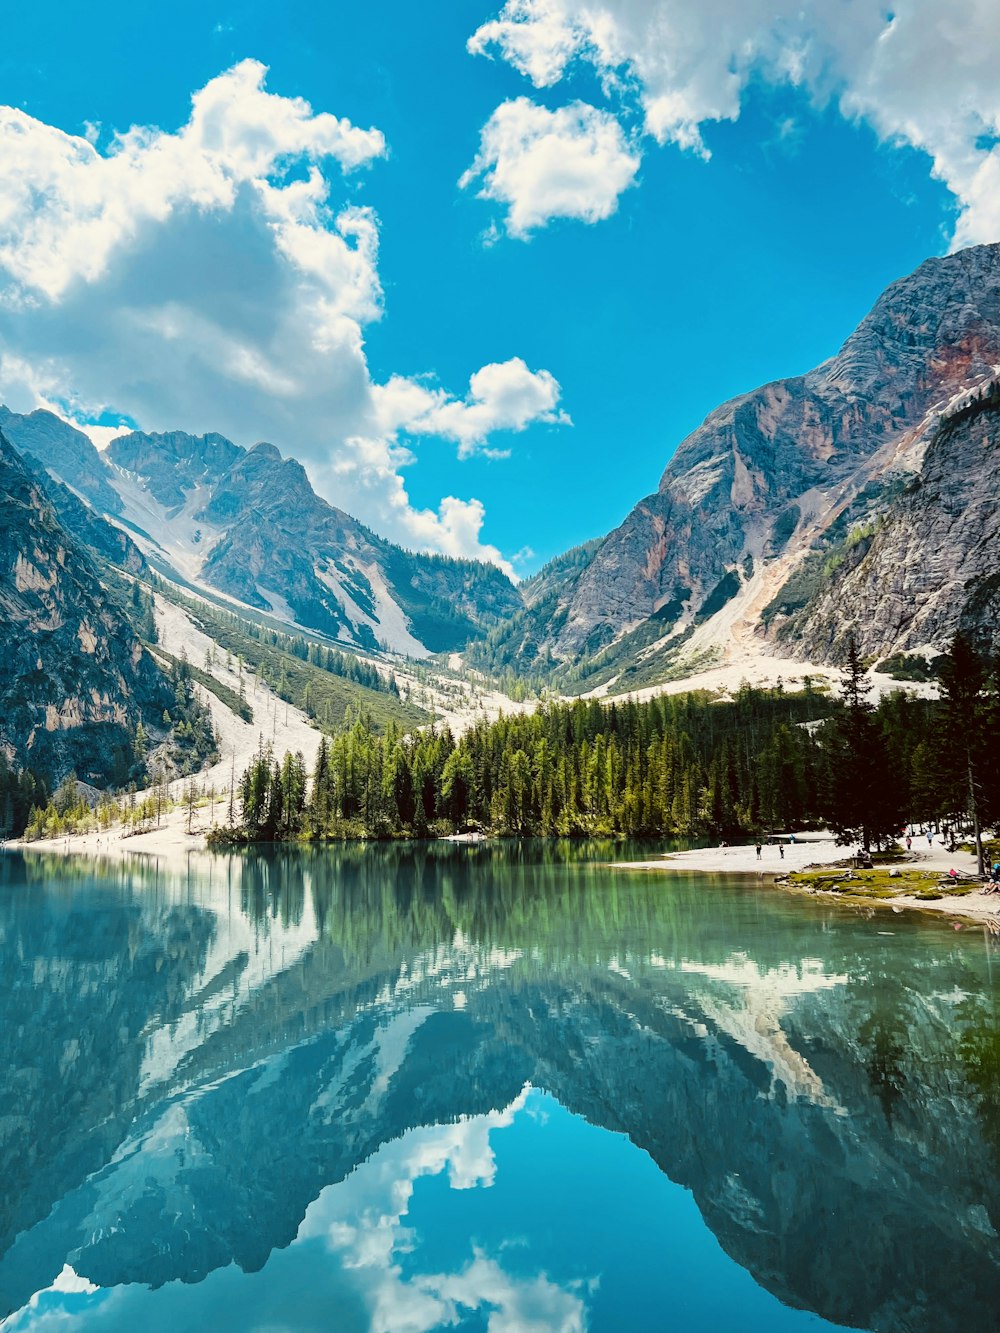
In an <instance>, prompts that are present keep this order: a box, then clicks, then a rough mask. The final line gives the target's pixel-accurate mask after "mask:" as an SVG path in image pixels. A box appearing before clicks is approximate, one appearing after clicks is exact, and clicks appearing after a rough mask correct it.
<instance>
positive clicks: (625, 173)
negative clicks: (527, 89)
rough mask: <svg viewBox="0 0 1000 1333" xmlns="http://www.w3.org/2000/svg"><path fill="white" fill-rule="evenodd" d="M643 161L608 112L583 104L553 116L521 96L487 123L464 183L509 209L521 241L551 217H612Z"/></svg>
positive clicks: (511, 224)
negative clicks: (477, 151) (478, 189)
mask: <svg viewBox="0 0 1000 1333" xmlns="http://www.w3.org/2000/svg"><path fill="white" fill-rule="evenodd" d="M639 160H640V159H639V155H638V153H637V152H634V151H633V150H632V149H630V147H629V144H628V141H627V139H626V137H625V133H624V131H623V130H622V127H621V125H620V124H619V123H618V121H617V120H616V119H615V117H614V116H612V115H611V114H610V113H609V112H607V111H600V110H598V109H597V108H596V107H593V106H588V105H587V103H585V102H573V103H571V104H570V105H569V106H564V107H560V108H559V109H558V110H556V111H549V110H547V108H545V107H543V106H539V105H538V104H537V103H535V102H532V101H531V100H530V99H529V98H527V97H518V98H515V99H514V100H513V101H510V102H504V103H502V105H500V106H498V107H497V109H496V110H495V111H494V112H493V115H492V116H491V117H490V119H489V120H488V121H487V122H486V124H485V125H484V126H483V130H482V135H481V138H480V146H479V154H478V156H477V157H476V160H475V162H474V163H473V164H472V166H471V167H470V168H469V170H468V171H466V172H465V174H464V175H463V176H462V178H461V181H460V182H459V183H460V185H462V186H463V187H464V186H468V185H471V184H473V183H474V182H476V181H477V180H479V181H481V182H482V186H481V189H480V191H479V197H480V198H481V199H492V200H495V201H496V202H498V203H502V204H504V205H506V207H507V215H506V227H507V231H508V232H509V233H510V234H511V235H512V236H517V237H521V238H522V239H523V238H525V237H527V236H529V235H530V233H531V232H532V231H534V230H535V229H536V228H538V227H543V226H545V224H546V223H547V222H549V221H551V219H553V218H579V219H581V220H582V221H584V222H598V221H600V220H601V219H603V218H607V217H610V216H611V214H612V213H614V211H615V210H616V209H617V207H618V197H619V195H620V194H621V193H622V192H623V191H624V190H627V189H628V187H629V186H630V185H631V184H632V182H633V181H634V180H635V174H636V172H637V171H638V170H639Z"/></svg>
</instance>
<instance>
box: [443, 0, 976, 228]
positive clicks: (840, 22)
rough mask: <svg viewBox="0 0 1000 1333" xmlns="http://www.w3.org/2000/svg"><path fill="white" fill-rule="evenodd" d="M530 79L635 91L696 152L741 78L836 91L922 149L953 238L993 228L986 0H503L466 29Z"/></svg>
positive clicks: (666, 138)
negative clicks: (941, 190) (588, 77)
mask: <svg viewBox="0 0 1000 1333" xmlns="http://www.w3.org/2000/svg"><path fill="white" fill-rule="evenodd" d="M469 49H470V50H471V51H473V52H474V53H486V54H490V53H492V52H497V53H498V54H499V55H500V56H501V57H502V58H503V59H505V60H507V61H508V62H509V63H510V64H511V65H513V66H514V68H515V69H517V70H519V71H520V72H521V73H522V74H524V75H526V76H527V77H528V78H530V79H531V81H532V82H533V83H534V84H535V86H536V87H551V86H553V85H554V84H556V83H558V81H559V80H560V79H561V78H563V77H564V75H565V74H566V71H567V69H568V68H569V67H570V65H571V64H572V62H573V61H575V60H583V61H587V62H589V63H590V64H591V65H592V66H593V67H594V68H595V69H596V71H597V73H598V74H599V76H600V77H601V79H602V80H603V82H604V85H605V88H606V90H607V91H608V92H609V93H611V94H613V95H615V96H616V97H618V98H621V99H622V101H621V105H623V106H626V105H628V103H629V101H630V100H631V98H632V96H633V95H634V96H635V97H637V98H638V101H639V104H640V107H641V110H642V114H643V117H644V123H645V128H646V131H647V133H648V134H649V135H651V136H652V137H654V138H655V139H656V140H658V141H659V142H660V143H667V142H671V143H675V144H677V145H679V146H680V147H682V148H687V149H692V150H694V151H696V152H700V153H702V154H705V152H706V150H705V145H704V142H703V138H702V130H703V128H704V127H705V126H706V125H709V124H711V123H713V122H718V121H723V120H735V119H736V118H737V117H738V116H739V114H740V110H741V104H742V99H743V96H744V94H745V91H746V88H747V85H748V83H749V82H750V80H751V79H752V78H755V77H756V78H763V79H764V80H766V81H769V82H771V83H775V84H789V85H794V86H798V87H802V88H804V89H806V90H807V91H808V92H809V93H810V94H811V95H812V96H814V97H817V98H825V97H828V96H831V95H832V96H835V97H837V98H838V99H839V105H840V107H841V110H842V112H843V114H844V115H845V116H847V117H849V118H852V119H858V118H860V119H863V120H865V121H867V122H868V123H869V124H871V125H872V126H873V127H874V129H875V130H876V131H877V133H878V134H879V135H880V136H881V137H882V138H883V139H884V140H886V141H888V142H891V143H899V144H906V145H910V146H912V147H914V148H917V149H920V150H921V151H923V152H925V153H927V154H928V156H929V157H930V159H931V164H932V172H933V174H934V175H935V176H936V177H938V178H939V179H941V180H942V181H944V183H945V184H946V185H947V187H948V189H949V190H950V191H951V192H952V193H953V194H954V196H955V198H956V200H957V202H958V206H959V216H958V219H957V223H956V229H955V238H954V239H955V244H956V245H966V244H973V243H976V242H981V241H993V240H996V239H998V237H1000V146H998V145H997V144H996V143H995V139H996V137H997V136H998V135H1000V81H998V80H997V78H996V69H997V66H998V62H1000V22H998V18H997V9H996V3H995V0H953V3H951V4H949V5H946V6H945V5H942V4H940V2H939V0H895V2H894V3H893V4H892V5H891V6H887V5H885V4H884V3H881V2H880V0H844V2H843V3H837V4H831V3H829V2H828V0H777V3H770V2H765V0H703V3H701V4H699V5H691V4H689V3H686V0H508V3H506V4H505V5H504V7H503V9H502V10H501V12H500V15H499V17H498V18H496V19H494V20H492V21H490V22H488V23H485V24H484V25H483V26H482V27H481V28H479V30H478V31H477V32H476V33H475V34H473V36H472V38H471V39H470V41H469Z"/></svg>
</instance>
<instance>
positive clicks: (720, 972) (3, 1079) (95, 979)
mask: <svg viewBox="0 0 1000 1333" xmlns="http://www.w3.org/2000/svg"><path fill="white" fill-rule="evenodd" d="M612 851H613V849H611V848H609V847H595V846H594V845H589V846H580V845H571V844H541V843H528V844H487V845H483V846H478V847H455V846H451V845H431V846H427V847H424V846H409V845H390V846H368V847H364V846H351V847H345V848H342V849H332V850H316V851H305V852H302V853H286V854H276V855H273V856H268V855H248V856H245V857H243V856H232V857H215V858H212V857H208V856H203V857H192V858H191V860H190V863H189V865H188V867H187V869H186V870H185V871H183V872H178V871H170V870H163V869H156V868H155V867H146V866H142V865H139V866H132V865H130V866H128V867H122V866H119V865H115V864H112V863H98V862H93V861H82V860H81V861H75V860H62V859H60V858H45V857H38V856H31V857H29V858H27V859H22V858H20V857H18V856H16V855H11V854H8V855H6V856H4V857H0V1019H2V1023H0V1043H2V1051H0V1055H2V1061H3V1064H2V1068H3V1075H2V1076H0V1098H2V1104H0V1165H2V1170H3V1182H4V1185H3V1189H2V1191H0V1317H2V1316H3V1315H7V1314H9V1313H10V1314H11V1319H10V1324H9V1327H11V1328H17V1329H21V1328H36V1327H37V1328H41V1327H47V1326H48V1322H49V1321H50V1320H52V1321H53V1322H55V1321H56V1320H57V1319H58V1321H59V1322H60V1323H61V1326H63V1327H66V1325H67V1321H69V1326H70V1327H72V1326H73V1321H74V1320H79V1321H80V1322H82V1323H86V1324H87V1326H88V1328H89V1327H94V1328H125V1327H135V1326H139V1325H140V1324H141V1325H142V1326H143V1327H148V1328H157V1327H160V1326H162V1327H164V1328H166V1327H168V1326H169V1327H172V1328H175V1329H177V1328H182V1329H183V1328H192V1329H194V1328H200V1327H223V1328H225V1327H233V1328H236V1327H239V1328H244V1327H247V1328H250V1327H260V1328H264V1327H274V1326H276V1325H278V1324H280V1325H281V1326H282V1327H286V1328H294V1329H313V1328H317V1329H319V1328H327V1327H330V1326H331V1324H332V1325H335V1326H336V1327H337V1328H338V1329H354V1328H357V1329H363V1328H369V1327H371V1328H385V1329H392V1330H395V1329H414V1330H423V1329H430V1328H436V1327H440V1326H443V1325H446V1324H449V1323H451V1324H452V1325H454V1326H463V1327H475V1328H484V1327H487V1326H489V1327H491V1328H495V1329H508V1328H510V1329H519V1328H526V1327H537V1328H555V1329H566V1330H572V1329H582V1328H592V1329H596V1328H662V1327H664V1326H670V1324H671V1323H672V1322H673V1320H676V1324H677V1326H678V1327H683V1328H685V1329H699V1328H705V1329H708V1328H713V1327H718V1326H722V1321H724V1320H731V1321H735V1323H738V1326H739V1327H741V1328H744V1329H745V1328H761V1329H763V1328H767V1329H772V1328H775V1329H776V1328H785V1327H787V1328H798V1327H811V1328H815V1327H816V1326H817V1321H816V1318H815V1317H814V1316H815V1315H818V1316H820V1317H821V1318H822V1319H824V1320H830V1321H833V1322H835V1323H839V1324H846V1325H850V1326H852V1327H858V1328H878V1329H908V1330H909V1329H913V1330H916V1329H928V1330H930V1329H933V1330H950V1329H955V1330H958V1329H962V1330H966V1329H987V1328H991V1327H995V1326H996V1325H997V1321H998V1315H997V1309H998V1299H1000V1244H998V1238H997V1232H996V1227H997V1225H998V1222H1000V1202H998V1199H1000V1194H998V1188H997V1186H998V1170H1000V1027H998V1024H997V1009H996V1001H997V990H996V987H995V986H994V983H993V979H992V975H991V967H992V962H993V959H992V949H993V942H992V940H991V939H989V938H988V937H987V938H984V936H983V933H982V932H981V931H976V930H964V931H961V932H955V931H954V930H953V929H952V928H951V927H950V926H949V925H948V923H946V922H925V921H915V920H913V919H905V918H900V917H897V916H881V915H880V916H877V917H876V918H874V919H869V918H866V917H865V916H863V915H854V914H852V913H850V912H849V911H845V910H844V909H843V908H839V907H826V906H821V905H820V904H817V903H815V902H802V901H799V900H798V899H794V898H789V897H786V896H784V895H782V894H780V893H777V892H773V891H766V890H764V891H762V890H761V889H759V888H758V887H756V885H754V884H753V883H750V882H746V883H740V882H737V881H723V880H721V879H718V880H716V879H713V878H712V877H704V876H703V877H698V878H686V877H680V876H670V877H660V876H643V875H637V874H634V873H631V872H627V871H621V870H617V869H615V868H614V867H613V866H611V865H608V864H602V860H601V859H602V858H604V860H605V862H606V861H607V858H608V857H609V856H610V855H612ZM614 855H617V856H620V855H622V850H621V849H617V850H615V851H614ZM886 932H892V933H891V935H890V934H887V933H886ZM996 961H998V962H1000V960H996ZM997 978H998V982H1000V971H998V972H997ZM637 1150H641V1151H637ZM647 1154H648V1156H647ZM671 1182H673V1183H671ZM688 1191H690V1193H688ZM699 1214H700V1217H699ZM702 1219H703V1221H702ZM705 1224H707V1229H706V1226H705ZM713 1236H714V1240H713V1239H712V1237H713ZM720 1246H721V1249H719V1247H720ZM726 1256H728V1258H727V1257H726ZM265 1266H266V1267H265ZM262 1269H263V1270H264V1271H263V1272H260V1270H262ZM258 1273H259V1276H258V1277H257V1278H253V1279H252V1278H248V1277H246V1276H245V1275H246V1274H258ZM190 1284H197V1285H190ZM665 1310H666V1311H671V1312H673V1314H672V1317H671V1318H667V1317H666V1315H665ZM11 1312H13V1313H11ZM806 1312H808V1313H806ZM491 1320H492V1322H490V1321H491Z"/></svg>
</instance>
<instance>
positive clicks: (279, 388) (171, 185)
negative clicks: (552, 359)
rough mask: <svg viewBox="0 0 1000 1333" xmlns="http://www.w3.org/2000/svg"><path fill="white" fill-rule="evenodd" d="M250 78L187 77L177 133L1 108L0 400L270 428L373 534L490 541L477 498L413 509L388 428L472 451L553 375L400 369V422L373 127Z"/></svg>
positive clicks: (547, 406) (213, 425) (77, 413)
mask: <svg viewBox="0 0 1000 1333" xmlns="http://www.w3.org/2000/svg"><path fill="white" fill-rule="evenodd" d="M265 74H266V71H265V69H264V67H263V66H262V65H260V64H259V63H257V62H256V61H251V60H247V61H243V62H241V63H240V64H238V65H236V66H235V67H234V68H232V69H230V70H228V71H226V72H225V73H223V74H221V75H219V76H218V77H217V78H214V79H212V80H211V81H210V82H209V83H208V84H207V85H206V86H205V87H204V88H202V89H201V90H200V91H198V92H196V93H195V95H194V96H193V98H192V105H191V114H190V118H189V119H188V121H187V123H186V124H185V125H183V126H182V127H181V128H180V129H179V130H177V131H175V132H166V131H163V130H160V129H152V128H144V127H133V128H132V129H130V130H128V131H127V132H125V133H121V134H119V135H117V136H116V137H115V138H114V139H113V141H112V142H111V145H110V147H109V148H108V149H107V150H106V151H101V150H100V149H99V148H98V147H97V146H95V144H94V143H92V142H91V141H90V138H88V137H83V138H80V137H77V136H74V135H70V134H66V133H64V132H63V131H61V130H59V129H57V128H55V127H53V126H50V125H46V124H44V123H42V122H40V121H38V120H35V119H33V118H32V117H30V116H28V115H26V114H25V113H24V112H22V111H19V110H16V109H14V108H11V107H4V108H0V174H2V177H3V179H4V181H5V188H4V190H3V192H2V194H0V396H2V397H3V398H5V399H6V400H7V401H8V402H9V403H10V405H11V406H14V407H17V408H21V409H25V408H30V407H33V406H35V405H36V404H46V405H53V404H55V405H59V406H60V407H61V409H62V410H63V411H64V412H65V413H67V414H69V415H71V416H72V417H74V418H75V419H77V420H79V421H82V422H88V421H97V420H101V421H103V422H107V421H108V420H109V419H113V418H114V417H115V416H116V415H117V416H120V417H122V418H125V419H129V420H133V421H135V422H136V423H138V424H139V426H140V427H142V428H143V429H147V430H164V429H184V430H190V431H193V432H197V433H201V432H203V431H205V430H219V431H222V432H223V433H225V434H227V435H230V436H231V437H233V438H234V439H236V440H238V441H239V442H241V443H252V442H253V441H255V440H258V439H270V440H272V441H273V442H274V443H275V444H277V445H278V446H279V447H280V448H282V449H283V450H284V451H285V452H288V453H291V454H293V455H295V456H297V457H300V458H301V459H302V460H303V461H304V462H305V463H306V464H307V466H309V467H310V470H311V471H312V472H313V473H314V475H315V477H316V478H317V480H318V482H319V483H320V484H325V485H326V492H327V494H328V495H329V498H331V499H332V500H334V501H335V502H336V503H338V504H340V505H341V506H342V507H343V508H345V509H348V510H349V511H351V512H355V513H357V514H358V515H359V516H360V517H361V518H363V519H365V520H366V521H368V522H370V523H371V524H372V525H373V526H376V527H381V529H382V530H383V531H385V532H386V534H387V535H389V536H391V537H394V538H395V539H397V540H400V541H403V542H405V543H407V544H408V545H411V546H424V547H429V548H431V549H439V550H444V551H447V552H449V553H451V554H461V555H478V556H485V557H487V558H492V559H498V558H499V553H498V552H496V551H495V549H494V548H492V547H487V546H484V545H483V544H482V543H481V542H480V539H479V538H480V531H481V526H482V521H483V508H482V505H481V504H480V503H479V502H478V501H475V500H471V501H462V500H459V499H455V498H453V497H449V498H447V499H445V500H444V501H443V502H442V504H441V505H440V506H439V508H438V509H437V511H423V510H416V509H414V508H413V506H411V505H410V503H409V499H408V497H407V493H406V488H405V483H404V480H403V478H402V476H401V473H400V469H401V468H402V467H405V466H407V465H408V464H411V463H412V462H413V460H414V454H413V451H412V450H411V449H409V448H406V447H404V446H403V445H402V444H400V442H399V437H400V436H401V435H404V434H407V433H409V434H411V435H419V434H426V433H430V431H431V430H432V429H433V422H434V421H438V422H440V423H441V426H442V428H443V433H444V434H445V435H446V437H447V438H449V439H452V440H454V441H456V442H457V443H458V445H459V450H460V452H461V453H463V454H468V453H471V452H473V451H475V450H476V449H479V448H486V447H487V446H486V440H487V437H488V435H489V433H490V431H492V430H497V429H514V430H519V429H523V428H525V427H526V426H527V425H529V424H530V423H531V422H532V421H533V420H538V419H542V420H549V421H551V420H555V419H557V414H556V411H555V402H556V399H557V398H558V395H559V389H558V385H557V384H556V382H555V380H553V379H552V377H551V376H550V375H548V374H547V373H546V372H544V371H540V372H537V373H532V372H531V371H529V370H528V369H527V367H525V366H524V365H523V363H522V362H508V363H506V365H501V366H486V367H484V368H483V369H482V370H481V371H479V372H478V373H477V375H476V376H474V377H473V384H472V385H471V386H470V394H469V397H468V398H467V399H461V398H454V397H451V396H449V395H448V394H447V393H446V392H445V391H444V390H437V391H433V392H431V391H428V390H427V389H426V387H425V386H423V385H420V384H415V385H414V386H413V392H412V394H411V395H410V396H409V400H408V401H410V402H411V403H412V420H411V417H410V415H408V413H407V411H406V410H404V409H403V407H402V406H401V405H400V404H401V403H402V401H403V400H404V399H406V398H407V394H406V384H407V382H406V381H404V380H399V379H395V380H393V381H391V382H390V385H388V386H384V387H383V386H379V385H376V384H374V383H373V382H372V380H371V377H370V375H369V371H368V366H367V363H366V360H365V355H364V346H363V329H364V326H365V325H366V324H367V323H369V322H370V321H372V320H375V319H377V318H379V316H380V314H381V306H382V292H381V287H380V283H379V275H378V244H379V234H378V222H377V219H376V217H375V215H374V213H373V212H372V210H371V209H370V208H367V207H365V206H364V204H363V202H360V201H359V197H358V190H357V182H358V179H359V178H358V175H357V173H358V172H359V170H360V169H362V168H364V167H366V166H368V165H369V164H371V163H372V162H374V161H375V160H377V159H379V158H380V157H382V156H383V155H384V154H385V143H384V140H383V137H382V135H381V133H380V132H379V131H378V130H377V129H363V128H359V127H357V126H355V125H352V124H351V123H350V122H349V121H347V120H345V119H342V118H339V117H337V116H334V115H331V114H328V113H326V112H317V111H314V110H313V108H312V107H311V106H310V105H309V104H308V103H307V102H305V101H303V100H301V99H300V98H293V97H283V96H279V95H277V94H274V93H271V92H269V91H268V90H267V88H266V86H265ZM91 137H92V136H91ZM428 395H429V396H430V399H431V400H433V401H429V399H428ZM390 403H394V404H396V406H395V407H393V408H390V407H387V404H390ZM101 429H103V427H102V428H101ZM370 463H372V464H373V470H371V471H369V470H368V468H369V464H370ZM334 483H335V484H336V489H335V490H332V489H331V486H332V485H333V484H334Z"/></svg>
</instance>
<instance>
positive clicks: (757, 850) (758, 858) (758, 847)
mask: <svg viewBox="0 0 1000 1333" xmlns="http://www.w3.org/2000/svg"><path fill="white" fill-rule="evenodd" d="M754 850H755V851H756V853H757V860H758V861H759V860H760V843H759V842H758V843H757V845H756V847H755V848H754Z"/></svg>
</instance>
